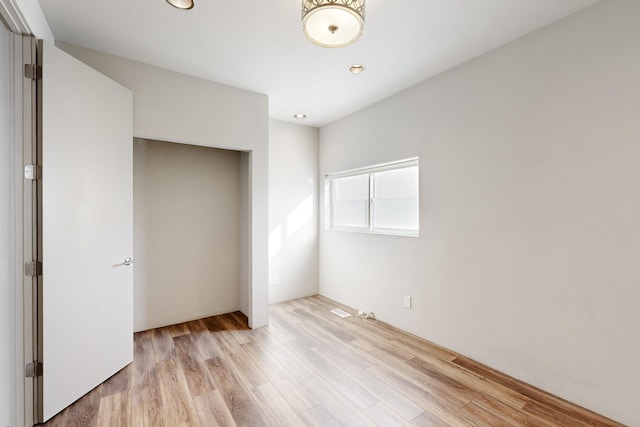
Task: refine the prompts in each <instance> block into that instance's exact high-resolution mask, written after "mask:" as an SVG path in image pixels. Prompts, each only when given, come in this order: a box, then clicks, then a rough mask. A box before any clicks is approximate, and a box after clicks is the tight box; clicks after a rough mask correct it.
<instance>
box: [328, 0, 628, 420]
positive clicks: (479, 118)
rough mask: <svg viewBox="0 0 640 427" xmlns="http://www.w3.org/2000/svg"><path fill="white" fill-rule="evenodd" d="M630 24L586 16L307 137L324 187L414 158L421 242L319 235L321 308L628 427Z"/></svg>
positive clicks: (621, 10)
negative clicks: (408, 305)
mask: <svg viewBox="0 0 640 427" xmlns="http://www.w3.org/2000/svg"><path fill="white" fill-rule="evenodd" d="M638 16H640V2H637V1H633V0H616V1H607V2H601V3H599V4H597V5H595V6H593V7H591V8H588V9H586V10H585V11H583V12H580V13H578V14H577V15H573V16H571V17H569V18H567V19H565V20H563V21H560V22H559V23H557V24H554V25H552V26H550V27H547V28H544V29H542V30H540V31H538V32H535V33H533V34H531V35H529V36H526V37H524V38H522V39H519V40H517V41H515V42H513V43H510V44H508V45H506V46H504V47H502V48H500V49H498V50H496V51H493V52H491V53H489V54H486V55H483V56H481V57H479V58H477V59H476V60H473V61H471V62H468V63H466V64H463V65H462V66H460V67H457V68H455V69H453V70H451V71H449V72H446V73H444V74H442V75H440V76H438V77H436V78H433V79H430V80H428V81H426V82H423V83H422V84H420V85H418V86H416V87H413V88H411V89H409V90H407V91H405V92H402V93H400V94H398V95H396V96H394V97H392V98H389V99H388V100H385V101H383V102H381V103H379V104H376V105H374V106H372V107H370V108H368V109H365V110H363V111H361V112H359V113H356V114H353V115H352V116H350V117H348V118H345V119H343V120H341V121H338V122H336V123H334V124H331V125H329V126H326V127H324V128H322V129H321V130H320V173H321V176H324V174H326V173H328V172H333V171H340V170H345V169H351V168H355V167H359V166H365V165H370V164H376V163H380V162H386V161H390V160H396V159H403V158H407V157H411V156H416V155H417V156H419V157H420V169H421V170H420V174H421V175H420V185H421V190H420V224H421V225H420V228H421V229H420V237H419V238H406V237H405V238H403V237H393V236H381V235H363V234H354V233H340V232H331V231H325V230H323V231H322V232H321V238H320V292H321V294H323V295H326V296H328V297H330V298H334V299H336V300H338V301H340V302H343V303H346V304H348V305H350V306H353V307H354V308H358V309H363V310H371V311H374V312H375V313H376V315H377V316H378V317H379V318H380V319H382V320H384V321H387V322H390V323H392V324H394V325H396V326H398V327H400V328H403V329H406V330H408V331H410V332H413V333H415V334H417V335H419V336H422V337H424V338H426V339H429V340H432V341H434V342H436V343H438V344H442V345H444V346H446V347H449V348H451V349H453V350H455V351H457V352H460V353H462V354H465V355H467V356H470V357H472V358H474V359H476V360H478V361H480V362H482V363H485V364H487V365H489V366H491V367H494V368H497V369H498V370H500V371H503V372H506V373H508V374H511V375H513V376H515V377H517V378H519V379H522V380H524V381H526V382H528V383H531V384H533V385H536V386H538V387H541V388H543V389H545V390H548V391H550V392H552V393H554V394H557V395H559V396H562V397H564V398H566V399H568V400H570V401H573V402H576V403H578V404H580V405H583V406H586V407H588V408H591V409H593V410H595V411H597V412H599V413H602V414H604V415H607V416H609V417H612V418H614V419H616V420H619V421H621V422H623V423H626V424H629V425H634V426H640V411H638V402H640V368H639V367H638V361H639V360H640V339H639V337H640V305H639V301H640V286H638V283H639V279H640V270H639V269H638V254H640V233H638V229H639V226H640V187H639V185H640V184H639V183H640V167H639V165H640V143H639V142H640V126H639V125H638V123H639V122H638V120H639V119H638V118H639V117H640V90H638V88H639V87H640V55H639V54H638V52H640V26H639V25H638ZM371 72H374V70H372V71H371ZM403 294H409V295H411V296H412V297H413V308H412V309H404V308H403V307H402V295H403Z"/></svg>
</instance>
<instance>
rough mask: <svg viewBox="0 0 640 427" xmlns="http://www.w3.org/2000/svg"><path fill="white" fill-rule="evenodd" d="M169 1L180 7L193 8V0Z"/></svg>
mask: <svg viewBox="0 0 640 427" xmlns="http://www.w3.org/2000/svg"><path fill="white" fill-rule="evenodd" d="M167 3H169V4H170V5H171V6H173V7H176V8H178V9H185V10H188V9H193V0H167Z"/></svg>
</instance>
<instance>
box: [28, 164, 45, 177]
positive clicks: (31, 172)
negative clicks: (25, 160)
mask: <svg viewBox="0 0 640 427" xmlns="http://www.w3.org/2000/svg"><path fill="white" fill-rule="evenodd" d="M24 178H25V179H30V180H36V179H40V178H42V168H41V167H40V166H38V165H25V167H24Z"/></svg>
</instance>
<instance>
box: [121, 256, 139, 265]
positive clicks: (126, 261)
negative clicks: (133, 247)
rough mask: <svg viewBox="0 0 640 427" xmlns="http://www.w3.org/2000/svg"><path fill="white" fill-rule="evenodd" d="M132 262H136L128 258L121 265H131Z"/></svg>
mask: <svg viewBox="0 0 640 427" xmlns="http://www.w3.org/2000/svg"><path fill="white" fill-rule="evenodd" d="M134 262H136V260H135V259H133V258H131V257H129V256H128V257H126V258H125V259H124V262H123V263H122V265H131V264H133V263H134Z"/></svg>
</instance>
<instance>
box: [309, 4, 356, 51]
mask: <svg viewBox="0 0 640 427" xmlns="http://www.w3.org/2000/svg"><path fill="white" fill-rule="evenodd" d="M364 2H365V0H302V31H304V34H305V36H307V38H308V39H309V40H310V41H311V42H312V43H315V44H317V45H318V46H322V47H344V46H349V45H350V44H353V43H355V42H356V41H358V39H359V38H360V37H361V36H362V32H363V31H364Z"/></svg>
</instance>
